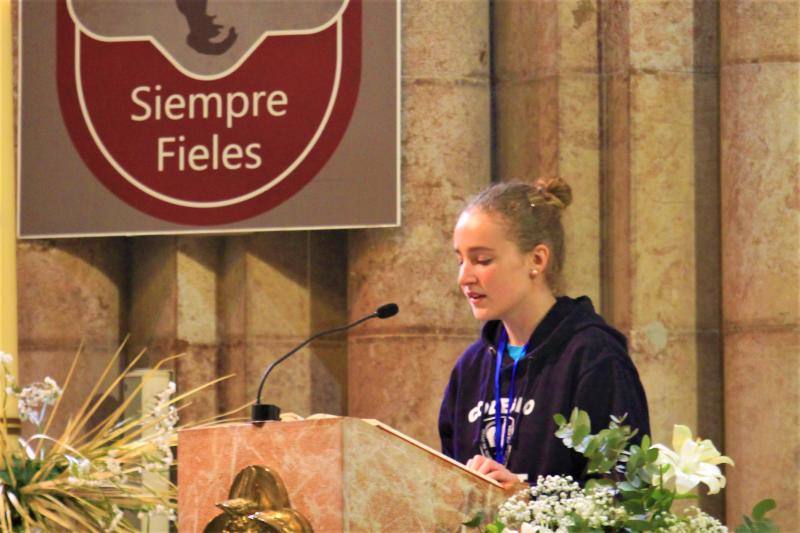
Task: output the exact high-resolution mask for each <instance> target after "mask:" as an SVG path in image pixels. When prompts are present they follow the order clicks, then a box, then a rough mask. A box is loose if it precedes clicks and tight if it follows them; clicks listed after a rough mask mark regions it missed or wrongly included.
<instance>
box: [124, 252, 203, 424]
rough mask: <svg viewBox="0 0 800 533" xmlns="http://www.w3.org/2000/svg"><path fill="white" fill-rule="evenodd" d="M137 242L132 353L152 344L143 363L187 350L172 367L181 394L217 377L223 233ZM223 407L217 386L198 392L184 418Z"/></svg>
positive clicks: (194, 418) (200, 416)
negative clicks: (218, 294)
mask: <svg viewBox="0 0 800 533" xmlns="http://www.w3.org/2000/svg"><path fill="white" fill-rule="evenodd" d="M132 248H133V253H132V258H131V269H132V273H131V306H130V329H131V340H130V346H129V350H128V353H129V355H130V356H132V355H135V354H136V353H138V352H139V350H142V349H147V355H146V357H145V358H144V359H143V361H142V362H141V363H140V366H152V365H154V364H155V363H156V362H158V361H159V360H161V359H162V358H164V357H167V356H171V355H175V354H179V353H184V354H185V355H184V356H183V357H182V358H180V359H178V360H176V361H175V362H174V363H172V364H170V365H169V366H168V367H167V368H169V369H171V370H172V371H173V374H174V379H175V383H176V385H177V388H178V393H179V394H180V393H181V392H186V391H188V390H191V389H193V388H194V387H196V386H198V385H202V384H204V383H207V382H208V381H211V380H212V379H215V378H216V377H217V376H218V372H217V351H218V335H217V270H218V268H219V266H218V262H219V257H218V249H219V241H218V239H216V238H208V237H206V238H198V237H137V238H135V239H133V240H132ZM218 412H219V411H218V406H217V391H216V389H215V388H213V387H212V388H210V389H207V390H206V391H204V392H202V393H201V394H199V395H198V396H195V397H194V398H192V400H191V404H190V405H189V406H188V407H186V408H185V409H183V410H182V411H181V412H180V417H181V418H180V421H181V424H185V423H187V422H191V421H198V420H203V419H206V418H208V417H211V416H214V415H215V414H217V413H218Z"/></svg>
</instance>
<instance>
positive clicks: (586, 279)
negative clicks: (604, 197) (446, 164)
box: [492, 0, 601, 307]
mask: <svg viewBox="0 0 800 533" xmlns="http://www.w3.org/2000/svg"><path fill="white" fill-rule="evenodd" d="M597 4H598V2H597V0H589V1H587V0H566V1H563V0H562V1H556V0H542V1H536V2H531V1H529V0H510V1H503V2H496V3H495V4H494V11H493V17H492V29H493V31H494V35H493V43H492V44H493V52H492V58H493V61H494V65H495V66H494V68H493V71H494V85H493V87H494V95H495V124H494V129H495V132H496V154H495V156H496V165H495V166H496V170H497V174H498V177H499V179H501V180H510V179H517V180H528V181H530V180H534V179H536V178H539V177H551V176H560V177H562V178H564V179H565V180H567V182H568V183H569V184H570V186H571V187H572V190H573V194H574V197H575V201H574V203H573V205H572V206H570V207H569V209H567V211H566V213H565V216H564V226H565V231H566V247H567V256H566V257H567V260H566V264H565V268H564V287H562V289H563V291H564V292H565V293H567V294H570V295H573V296H577V295H581V294H586V295H588V296H590V297H591V298H592V301H593V302H594V304H595V305H596V306H598V307H599V306H600V305H601V301H600V132H599V129H598V124H599V115H598V113H599V103H600V98H599V87H600V80H599V67H598V47H597V22H598V14H597V9H598V5H597Z"/></svg>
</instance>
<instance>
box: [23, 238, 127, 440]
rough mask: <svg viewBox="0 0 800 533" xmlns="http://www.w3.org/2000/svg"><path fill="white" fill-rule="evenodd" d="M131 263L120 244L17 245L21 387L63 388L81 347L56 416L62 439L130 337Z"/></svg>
mask: <svg viewBox="0 0 800 533" xmlns="http://www.w3.org/2000/svg"><path fill="white" fill-rule="evenodd" d="M127 256H128V254H127V243H126V242H125V239H122V238H115V239H107V238H106V239H69V240H67V239H63V240H57V241H52V240H37V241H21V242H20V244H19V247H18V256H17V257H18V261H17V275H18V280H19V302H18V311H19V351H20V357H19V360H20V365H19V369H20V381H21V382H22V383H23V384H27V383H29V382H31V381H38V380H42V379H44V378H45V376H51V377H52V378H53V379H55V380H56V381H58V382H59V384H61V385H63V384H64V379H65V378H66V375H67V372H68V370H69V367H70V365H71V364H72V361H73V358H74V357H75V354H76V352H77V351H78V348H79V347H80V346H81V345H83V349H82V350H81V356H80V359H79V362H78V366H77V367H76V371H75V373H74V374H73V376H72V382H71V384H70V385H69V388H68V390H67V391H66V393H65V395H64V399H63V400H62V405H61V407H60V408H59V410H60V413H61V414H62V415H63V416H61V417H59V419H58V420H57V421H56V422H55V423H54V426H53V427H52V429H51V431H50V434H51V435H54V436H55V435H58V434H59V432H60V430H61V429H63V427H64V426H65V425H66V421H67V416H66V415H68V414H70V413H74V412H75V411H76V410H77V409H78V407H80V405H81V404H82V403H83V401H84V400H85V399H86V397H87V395H88V394H89V393H90V391H91V390H92V388H93V387H94V385H95V384H96V383H97V382H98V379H99V377H100V375H101V373H102V371H103V369H104V368H105V366H106V363H108V361H109V360H110V358H111V356H112V355H113V354H114V352H115V351H116V350H117V348H118V346H119V344H120V342H121V341H122V338H123V337H124V335H125V328H126V326H125V324H126V318H127V314H126V303H127V283H126V278H127V275H128V268H127ZM124 362H125V361H124V359H123V360H121V361H120V364H119V365H115V367H114V369H113V371H112V373H111V376H110V379H114V378H115V377H116V376H117V375H119V370H120V369H121V366H122V365H123V364H124ZM108 384H110V380H109V381H108ZM104 390H105V387H102V388H101V389H100V392H102V391H104ZM117 400H118V397H117ZM117 400H114V401H117ZM109 407H110V404H109ZM103 412H105V410H104V411H103ZM24 429H26V430H28V429H30V427H27V428H24Z"/></svg>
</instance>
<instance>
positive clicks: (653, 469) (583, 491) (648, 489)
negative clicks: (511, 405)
mask: <svg viewBox="0 0 800 533" xmlns="http://www.w3.org/2000/svg"><path fill="white" fill-rule="evenodd" d="M624 418H625V417H623V418H622V419H618V418H615V417H613V416H612V417H611V423H610V425H609V427H608V428H607V429H604V430H602V431H600V432H599V433H597V434H591V424H590V421H589V415H588V414H587V413H586V412H584V411H580V410H578V409H575V410H573V412H572V414H571V416H570V419H569V421H567V420H566V419H565V418H564V417H563V416H561V415H556V416H555V420H556V424H557V425H558V430H557V431H556V437H558V438H560V439H561V440H562V442H563V443H564V445H565V446H567V447H568V448H571V449H573V450H575V451H576V452H578V453H581V454H582V455H583V456H584V457H585V458H586V461H587V466H586V474H589V475H591V476H592V478H591V479H589V481H587V482H586V484H585V485H584V486H581V485H580V484H579V483H577V482H576V481H575V480H573V478H572V477H571V476H539V478H538V479H537V480H536V483H535V484H534V485H533V486H531V487H530V488H528V489H525V490H522V491H520V492H518V493H517V494H515V495H513V496H512V497H511V498H509V499H508V500H506V501H505V502H504V503H503V504H502V505H501V506H500V508H499V509H498V511H497V514H496V517H495V521H494V522H493V523H490V524H488V525H486V526H485V528H484V531H485V532H486V533H501V532H503V533H545V532H555V533H571V532H586V531H598V532H603V531H632V532H635V531H665V532H669V533H723V532H727V531H728V528H726V527H725V526H724V525H722V523H720V522H719V521H718V520H717V519H716V518H714V517H713V516H710V515H708V514H706V513H704V512H703V511H702V510H700V509H699V508H697V507H694V506H693V507H689V508H688V509H687V510H686V511H685V512H684V513H683V514H677V513H675V512H673V511H672V503H673V502H674V501H675V500H678V499H688V498H696V495H694V494H692V493H691V492H692V491H693V490H695V489H696V488H697V487H698V485H700V484H701V483H702V484H704V485H706V486H707V488H708V493H709V494H714V493H716V492H719V490H720V489H721V488H723V487H725V476H724V475H723V473H722V471H721V469H720V467H719V465H721V464H728V465H731V466H733V461H732V460H731V459H730V458H729V457H726V456H724V455H722V454H721V453H720V452H719V451H718V450H717V448H716V447H715V446H714V444H713V443H712V442H711V441H710V440H707V439H706V440H700V439H694V438H692V432H691V430H690V429H689V428H688V427H686V426H680V425H678V426H675V428H674V433H673V439H672V444H673V448H674V449H670V448H668V447H667V446H664V445H662V444H655V445H651V443H650V438H649V436H647V435H645V436H644V437H643V438H642V439H641V443H640V444H638V445H636V444H633V445H630V444H629V443H630V440H631V439H632V438H633V437H634V436H635V435H636V431H633V430H631V428H630V427H629V426H626V425H624V424H623V422H624ZM774 507H775V502H774V501H773V500H763V501H762V502H760V503H758V504H757V505H756V506H755V507H754V508H753V512H752V515H753V516H752V518H750V517H744V522H745V523H744V524H743V525H742V526H740V527H739V528H737V529H736V533H756V532H758V533H771V532H776V531H777V528H776V527H775V525H774V524H773V523H772V521H771V520H770V519H769V518H767V517H766V513H767V512H768V511H770V510H771V509H773V508H774ZM482 520H483V516H482V515H481V514H479V515H478V516H476V517H474V518H473V519H472V520H470V521H468V522H465V523H464V525H467V526H469V527H479V526H480V523H481V522H482Z"/></svg>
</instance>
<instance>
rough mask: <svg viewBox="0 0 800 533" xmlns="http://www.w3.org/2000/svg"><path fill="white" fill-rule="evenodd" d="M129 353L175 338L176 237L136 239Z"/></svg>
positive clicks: (176, 288)
mask: <svg viewBox="0 0 800 533" xmlns="http://www.w3.org/2000/svg"><path fill="white" fill-rule="evenodd" d="M132 250H133V251H132V265H131V282H130V284H131V296H130V321H129V324H130V326H129V327H130V333H131V341H130V344H129V352H130V353H137V352H138V351H139V350H141V349H143V348H147V347H152V346H153V344H154V343H156V342H161V341H163V340H164V339H168V338H170V339H171V338H174V336H175V332H176V328H177V320H178V313H177V306H176V304H175V302H176V299H177V298H178V285H177V283H176V277H175V276H176V271H177V255H176V253H175V238H174V237H137V238H136V239H133V240H132Z"/></svg>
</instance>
